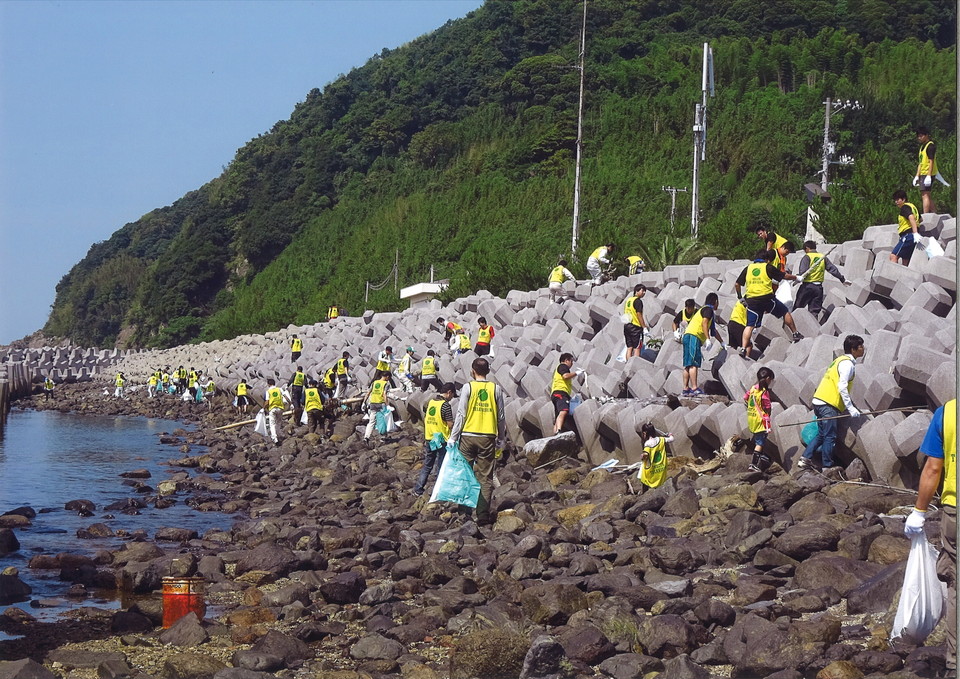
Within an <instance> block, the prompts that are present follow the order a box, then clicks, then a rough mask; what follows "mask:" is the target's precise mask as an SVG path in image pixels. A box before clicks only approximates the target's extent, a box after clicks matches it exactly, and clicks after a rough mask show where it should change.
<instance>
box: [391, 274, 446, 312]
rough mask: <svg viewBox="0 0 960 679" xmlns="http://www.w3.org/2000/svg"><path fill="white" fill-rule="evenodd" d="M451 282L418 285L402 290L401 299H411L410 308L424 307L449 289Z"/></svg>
mask: <svg viewBox="0 0 960 679" xmlns="http://www.w3.org/2000/svg"><path fill="white" fill-rule="evenodd" d="M449 284H450V281H449V280H442V281H435V282H433V283H417V284H416V285H411V286H409V287H406V288H400V299H409V300H410V308H411V309H412V308H413V307H417V306H424V305H426V304H428V303H429V302H430V300H432V299H433V298H434V297H436V296H437V295H439V294H440V293H441V292H443V291H444V290H446V289H447V286H448V285H449Z"/></svg>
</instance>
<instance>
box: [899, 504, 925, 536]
mask: <svg viewBox="0 0 960 679" xmlns="http://www.w3.org/2000/svg"><path fill="white" fill-rule="evenodd" d="M926 520H927V513H926V512H921V511H920V510H919V509H917V508H914V510H913V511H912V512H910V516H908V517H907V521H906V523H905V524H903V532H904V534H905V535H923V523H924V521H926Z"/></svg>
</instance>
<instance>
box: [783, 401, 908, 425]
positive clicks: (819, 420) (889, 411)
mask: <svg viewBox="0 0 960 679" xmlns="http://www.w3.org/2000/svg"><path fill="white" fill-rule="evenodd" d="M925 407H926V406H904V407H903V408H887V409H886V410H865V411H862V412H861V413H860V414H861V415H879V414H880V413H892V412H895V411H897V410H923V409H924V408H925ZM844 417H850V413H845V414H843V415H836V416H835V417H819V418H816V419H813V420H807V421H806V422H791V423H790V424H778V425H777V426H778V427H798V426H800V425H801V424H810V423H811V422H825V421H827V420H839V419H841V418H844Z"/></svg>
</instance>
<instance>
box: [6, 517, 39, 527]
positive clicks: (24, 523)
mask: <svg viewBox="0 0 960 679" xmlns="http://www.w3.org/2000/svg"><path fill="white" fill-rule="evenodd" d="M30 525H32V523H31V521H30V519H28V518H27V517H25V516H22V515H20V514H3V515H0V528H28V527H29V526H30Z"/></svg>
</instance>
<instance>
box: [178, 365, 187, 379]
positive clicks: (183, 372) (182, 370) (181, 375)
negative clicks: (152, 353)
mask: <svg viewBox="0 0 960 679" xmlns="http://www.w3.org/2000/svg"><path fill="white" fill-rule="evenodd" d="M177 379H178V380H185V379H187V369H186V368H179V369H178V370H177Z"/></svg>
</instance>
